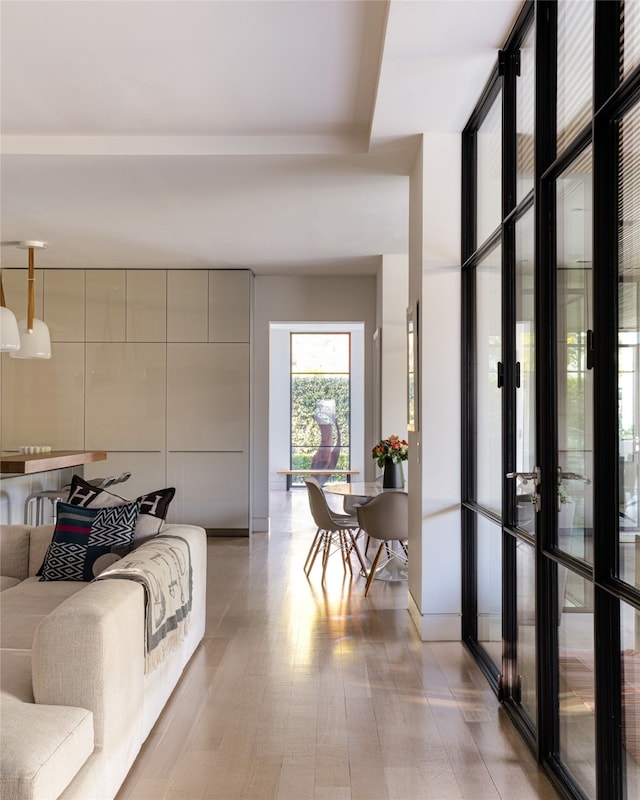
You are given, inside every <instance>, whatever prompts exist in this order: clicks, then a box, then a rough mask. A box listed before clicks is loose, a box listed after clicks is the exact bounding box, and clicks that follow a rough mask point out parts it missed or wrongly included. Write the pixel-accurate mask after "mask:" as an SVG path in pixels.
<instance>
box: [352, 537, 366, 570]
mask: <svg viewBox="0 0 640 800" xmlns="http://www.w3.org/2000/svg"><path fill="white" fill-rule="evenodd" d="M348 533H349V536H350V537H351V547H350V552H351V550H355V552H356V555H357V556H358V561H359V562H360V566H361V567H362V571H363V572H364V574H365V575H366V574H367V565H366V564H365V563H364V559H363V558H362V553H361V552H360V548H359V547H358V542H357V541H356V539H357V537H356V536H354V535H353V533H352V532H351V531H348Z"/></svg>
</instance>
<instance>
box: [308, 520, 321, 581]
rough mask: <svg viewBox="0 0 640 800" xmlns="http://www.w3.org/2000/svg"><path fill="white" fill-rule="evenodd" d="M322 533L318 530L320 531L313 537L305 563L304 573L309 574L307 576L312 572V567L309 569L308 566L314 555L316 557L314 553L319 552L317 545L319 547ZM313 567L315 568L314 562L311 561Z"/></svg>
mask: <svg viewBox="0 0 640 800" xmlns="http://www.w3.org/2000/svg"><path fill="white" fill-rule="evenodd" d="M320 533H321V531H320V528H318V530H317V531H316V535H315V536H314V537H313V542H312V543H311V547H310V548H309V552H308V553H307V560H306V561H305V562H304V571H305V572H306V573H307V575H308V574H309V572H310V571H311V567H309V569H307V564H308V563H309V561H310V560H311V557H312V555H314V553H315V552H317V550H318V547H317V545H318V538H319V537H320ZM314 557H315V556H314ZM311 565H312V566H313V561H311Z"/></svg>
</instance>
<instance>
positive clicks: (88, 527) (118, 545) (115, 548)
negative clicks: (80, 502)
mask: <svg viewBox="0 0 640 800" xmlns="http://www.w3.org/2000/svg"><path fill="white" fill-rule="evenodd" d="M139 510H140V505H139V503H138V502H133V503H125V504H124V505H121V506H113V507H110V508H82V507H80V506H73V505H69V504H68V503H58V510H57V521H56V527H55V530H54V532H53V539H52V540H51V544H50V545H49V548H48V549H47V552H46V555H45V557H44V562H43V564H42V567H41V568H40V570H39V571H38V573H37V574H38V575H40V580H41V581H90V580H92V579H93V578H94V565H95V563H96V562H97V561H98V559H101V560H104V559H103V556H105V555H107V554H113V555H115V556H118V555H124V554H125V553H128V552H129V550H130V549H131V546H132V544H133V532H134V530H135V527H136V520H137V519H138V512H139Z"/></svg>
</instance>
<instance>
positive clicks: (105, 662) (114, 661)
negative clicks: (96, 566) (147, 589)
mask: <svg viewBox="0 0 640 800" xmlns="http://www.w3.org/2000/svg"><path fill="white" fill-rule="evenodd" d="M143 632H144V593H143V589H142V587H141V586H139V585H138V584H136V583H132V582H130V581H99V582H96V583H90V584H88V585H87V586H86V587H85V588H83V589H82V590H81V591H79V592H77V593H76V594H74V595H73V596H72V597H69V598H68V599H67V600H65V601H64V602H63V603H61V604H60V605H59V606H58V607H57V608H55V609H54V610H53V611H52V612H51V613H50V614H49V615H48V616H47V617H45V618H44V619H43V620H42V622H41V623H40V624H39V625H38V627H37V628H36V631H35V635H34V639H33V649H32V679H33V695H34V698H35V702H36V703H42V704H46V705H64V706H79V707H81V708H86V709H88V710H89V711H91V712H92V714H93V722H94V736H95V745H96V747H98V748H108V747H109V746H110V745H111V744H112V743H118V742H120V741H121V740H129V741H131V742H138V743H139V742H140V735H139V734H140V732H141V730H142V709H143V682H144V635H143ZM132 734H133V735H132ZM134 749H135V748H134Z"/></svg>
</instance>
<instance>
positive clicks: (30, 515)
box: [24, 486, 69, 526]
mask: <svg viewBox="0 0 640 800" xmlns="http://www.w3.org/2000/svg"><path fill="white" fill-rule="evenodd" d="M68 494H69V487H68V486H63V487H62V489H51V490H49V491H44V492H33V493H32V494H30V495H29V496H28V497H27V499H26V500H25V501H24V524H25V525H31V526H35V525H44V512H45V501H46V500H49V501H50V502H51V519H52V521H53V522H54V523H55V521H56V509H57V506H58V502H59V501H60V500H64V499H65V497H67V495H68Z"/></svg>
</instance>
